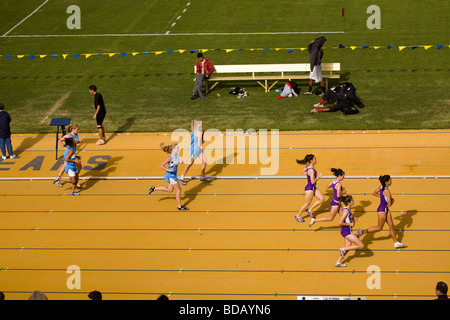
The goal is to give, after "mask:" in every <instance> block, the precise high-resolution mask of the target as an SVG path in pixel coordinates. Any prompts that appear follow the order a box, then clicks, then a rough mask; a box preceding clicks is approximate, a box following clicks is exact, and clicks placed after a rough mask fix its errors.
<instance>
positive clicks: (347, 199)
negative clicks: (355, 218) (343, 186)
mask: <svg viewBox="0 0 450 320" xmlns="http://www.w3.org/2000/svg"><path fill="white" fill-rule="evenodd" d="M339 200H340V201H341V202H343V203H344V204H345V205H348V204H349V203H350V202H352V200H353V197H352V196H351V195H345V196H340V197H339Z"/></svg>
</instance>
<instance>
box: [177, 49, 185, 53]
mask: <svg viewBox="0 0 450 320" xmlns="http://www.w3.org/2000/svg"><path fill="white" fill-rule="evenodd" d="M185 51H186V50H183V49H180V50H178V52H179V53H183V52H185Z"/></svg>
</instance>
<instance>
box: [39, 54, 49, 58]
mask: <svg viewBox="0 0 450 320" xmlns="http://www.w3.org/2000/svg"><path fill="white" fill-rule="evenodd" d="M46 56H47V55H46V54H41V55H39V58H41V59H42V58H45V57H46Z"/></svg>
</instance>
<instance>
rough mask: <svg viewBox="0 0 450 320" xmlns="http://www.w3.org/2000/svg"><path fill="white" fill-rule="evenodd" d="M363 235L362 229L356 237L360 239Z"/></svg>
mask: <svg viewBox="0 0 450 320" xmlns="http://www.w3.org/2000/svg"><path fill="white" fill-rule="evenodd" d="M362 235H363V230H362V229H359V230H358V233H357V234H356V236H357V237H358V238H359V237H361V236H362Z"/></svg>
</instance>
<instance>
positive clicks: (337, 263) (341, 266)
mask: <svg viewBox="0 0 450 320" xmlns="http://www.w3.org/2000/svg"><path fill="white" fill-rule="evenodd" d="M334 266H335V267H338V268H345V267H346V266H347V265H346V264H343V263H339V262H336V263H335V264H334Z"/></svg>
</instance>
